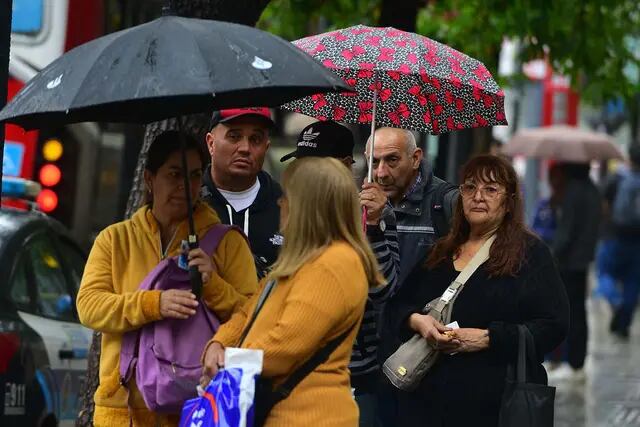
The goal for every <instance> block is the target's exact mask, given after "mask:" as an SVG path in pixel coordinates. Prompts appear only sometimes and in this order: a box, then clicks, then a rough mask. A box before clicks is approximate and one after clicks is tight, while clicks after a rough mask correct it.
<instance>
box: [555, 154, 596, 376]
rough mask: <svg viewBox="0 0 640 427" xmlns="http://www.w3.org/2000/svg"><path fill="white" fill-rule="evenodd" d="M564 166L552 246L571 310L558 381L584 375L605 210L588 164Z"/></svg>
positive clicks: (558, 371) (556, 372)
mask: <svg viewBox="0 0 640 427" xmlns="http://www.w3.org/2000/svg"><path fill="white" fill-rule="evenodd" d="M562 169H563V171H564V175H565V180H566V182H565V184H564V191H563V197H562V200H561V202H560V209H559V218H558V223H557V228H556V233H555V235H554V238H553V244H552V245H551V249H552V251H553V253H554V255H555V256H556V258H557V259H558V263H559V268H560V274H561V276H562V281H563V282H564V285H565V287H566V289H567V295H568V297H569V304H570V306H571V311H570V321H569V325H570V326H569V334H568V336H567V341H566V342H567V359H568V362H569V363H568V366H567V365H564V366H561V367H559V368H557V369H555V370H553V371H552V372H551V374H550V378H552V379H553V380H555V381H559V380H561V379H583V378H584V370H583V369H582V368H583V366H584V360H585V356H586V354H587V336H588V331H587V314H586V308H585V303H586V301H585V300H586V292H587V273H588V269H589V264H590V263H591V261H593V259H594V257H595V249H596V243H597V242H598V229H599V226H600V219H601V211H602V200H601V198H600V192H599V191H598V188H597V187H596V185H595V184H594V183H593V181H592V180H591V178H590V177H589V165H588V164H585V165H582V164H564V165H562Z"/></svg>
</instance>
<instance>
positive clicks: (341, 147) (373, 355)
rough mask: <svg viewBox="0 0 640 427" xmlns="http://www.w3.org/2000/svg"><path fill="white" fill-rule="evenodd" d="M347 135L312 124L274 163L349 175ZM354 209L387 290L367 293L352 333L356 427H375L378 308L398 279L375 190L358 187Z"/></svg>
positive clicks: (387, 219) (391, 231)
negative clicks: (326, 162)
mask: <svg viewBox="0 0 640 427" xmlns="http://www.w3.org/2000/svg"><path fill="white" fill-rule="evenodd" d="M353 148H354V142H353V134H352V133H351V131H350V130H349V129H347V128H346V127H344V126H342V125H339V124H338V123H336V122H332V121H323V122H315V123H312V124H310V125H309V126H307V127H306V128H304V129H303V130H302V132H301V133H300V135H299V136H298V142H297V148H296V150H295V151H294V152H292V153H289V154H287V155H286V156H284V157H282V158H281V159H280V161H281V162H284V161H286V160H288V159H291V158H293V157H295V158H301V157H311V156H314V157H333V158H335V159H338V160H340V161H341V162H342V163H344V164H345V166H346V167H348V168H349V169H351V167H352V165H353V163H354V161H353ZM360 204H361V206H362V207H365V208H366V209H367V232H366V234H367V238H368V240H369V244H370V245H371V249H373V252H374V254H375V255H376V258H377V260H378V264H379V265H380V271H381V273H382V274H383V275H384V277H385V278H386V279H387V286H385V287H383V288H381V289H380V288H376V289H372V290H370V291H369V298H368V300H367V305H366V307H365V315H364V319H363V321H362V326H361V327H360V330H358V335H357V337H356V342H355V345H354V347H353V353H352V356H351V363H350V364H349V369H350V370H351V386H352V387H353V388H354V390H355V391H354V395H355V398H356V402H357V403H358V407H359V408H360V426H363V427H365V426H366V427H369V426H374V425H377V422H376V419H377V418H378V410H379V409H378V407H379V403H378V387H379V382H380V379H381V376H382V374H381V370H380V365H379V363H378V357H377V356H378V355H377V347H378V336H377V333H376V331H377V325H376V324H377V319H378V313H379V310H380V308H381V306H382V305H383V304H384V303H385V301H386V300H387V298H388V297H389V296H390V295H391V294H392V293H393V291H394V289H395V287H396V284H397V278H398V276H399V268H400V267H399V266H400V254H399V246H398V235H397V231H396V226H395V217H394V215H393V209H392V207H391V205H390V204H389V203H388V199H387V195H386V194H385V192H384V191H383V190H382V188H381V187H380V185H379V184H376V183H364V184H363V185H362V191H361V192H360Z"/></svg>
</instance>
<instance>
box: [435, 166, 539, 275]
mask: <svg viewBox="0 0 640 427" xmlns="http://www.w3.org/2000/svg"><path fill="white" fill-rule="evenodd" d="M466 180H474V181H476V182H496V183H498V184H500V185H503V186H504V187H505V189H506V195H505V197H504V202H503V203H504V207H505V211H506V213H505V216H504V218H503V220H502V223H501V224H500V226H499V227H498V230H497V232H496V233H497V236H496V240H495V242H494V243H493V245H492V246H491V252H490V256H489V260H488V261H487V263H486V264H485V267H486V269H487V271H488V272H489V274H490V275H491V276H515V275H516V274H517V273H518V271H519V270H520V268H521V266H522V263H523V261H524V258H525V252H526V250H527V242H528V241H530V239H528V238H527V237H528V236H534V234H533V233H532V232H531V231H529V230H528V228H527V226H526V225H525V220H524V203H523V201H522V194H521V192H520V185H519V183H518V176H517V174H516V171H515V170H514V169H513V166H511V164H510V163H509V162H508V161H507V160H505V159H503V158H502V157H497V156H490V155H482V156H477V157H474V158H472V159H471V160H469V161H468V162H467V163H466V164H465V165H464V166H463V168H462V173H461V182H465V181H466ZM470 231H471V227H470V225H469V222H468V221H467V219H466V217H465V216H464V210H463V207H462V196H458V203H457V205H456V208H455V211H454V214H453V225H452V228H451V231H450V232H449V234H448V235H447V236H446V237H444V238H442V239H440V240H439V241H438V242H437V243H436V245H435V246H434V248H433V250H432V251H431V253H430V255H429V257H428V259H427V267H429V268H433V267H435V266H437V265H439V264H440V263H442V262H445V261H447V260H450V259H451V258H452V257H455V256H458V255H459V254H460V248H461V247H462V245H463V244H464V243H465V242H466V241H467V240H468V239H469V233H470Z"/></svg>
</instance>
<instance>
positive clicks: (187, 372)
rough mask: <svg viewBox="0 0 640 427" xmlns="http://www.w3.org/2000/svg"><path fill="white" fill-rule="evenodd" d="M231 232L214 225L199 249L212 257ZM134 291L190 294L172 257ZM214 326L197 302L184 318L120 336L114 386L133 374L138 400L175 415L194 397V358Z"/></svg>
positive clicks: (197, 367) (196, 367)
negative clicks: (184, 292)
mask: <svg viewBox="0 0 640 427" xmlns="http://www.w3.org/2000/svg"><path fill="white" fill-rule="evenodd" d="M232 229H235V227H231V226H226V225H220V224H218V225H215V226H214V227H213V228H212V229H211V230H209V232H207V234H205V236H204V237H203V238H202V240H201V241H200V248H202V250H203V251H204V252H205V253H206V254H208V255H212V254H213V253H214V252H215V250H216V248H217V247H218V244H219V243H220V241H221V240H222V238H223V237H224V236H225V234H226V233H227V232H228V231H230V230H232ZM139 289H146V290H150V289H155V290H167V289H184V290H190V289H191V284H190V283H189V272H188V271H187V270H183V269H181V268H180V267H179V266H178V259H177V257H172V258H167V259H165V260H163V261H162V262H160V263H159V264H158V265H157V266H156V267H155V268H154V269H153V270H152V271H151V272H150V273H149V274H148V275H147V277H145V279H144V280H143V281H142V283H141V284H140V286H139ZM219 326H220V322H219V321H218V319H217V318H216V316H215V315H214V313H213V312H212V311H211V310H209V308H208V307H207V306H206V304H204V303H203V302H200V304H199V305H198V307H197V308H196V314H195V315H193V316H191V317H190V318H189V319H186V320H181V319H163V320H159V321H157V322H153V323H149V324H148V325H145V326H143V327H142V328H140V329H137V330H135V331H130V332H127V333H125V334H124V335H123V337H122V347H121V350H120V383H121V384H122V385H123V386H125V387H126V385H127V384H128V382H129V381H130V380H131V378H132V377H133V375H135V378H136V385H137V386H138V389H139V390H140V393H141V394H142V397H143V399H144V401H145V403H146V405H147V408H149V409H150V410H151V411H153V412H159V413H167V414H179V413H180V410H181V408H182V405H183V403H184V402H185V401H186V400H188V399H192V398H194V397H197V392H196V386H197V385H198V383H199V380H200V377H201V375H202V365H201V364H200V356H201V355H202V351H203V350H204V347H205V345H206V343H207V342H208V341H209V340H210V339H211V337H213V335H214V334H215V332H216V331H217V330H218V327H219Z"/></svg>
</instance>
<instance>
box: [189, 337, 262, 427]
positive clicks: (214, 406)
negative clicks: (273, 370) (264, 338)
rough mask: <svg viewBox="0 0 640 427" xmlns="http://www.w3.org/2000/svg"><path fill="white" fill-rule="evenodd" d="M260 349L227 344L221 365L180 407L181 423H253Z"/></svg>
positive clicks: (234, 426)
mask: <svg viewBox="0 0 640 427" xmlns="http://www.w3.org/2000/svg"><path fill="white" fill-rule="evenodd" d="M262 357H263V352H262V350H247V349H242V348H227V349H225V352H224V364H225V367H224V369H221V370H220V371H218V374H217V375H216V376H215V378H213V379H212V380H211V382H210V383H209V385H208V386H207V388H206V389H205V390H204V391H202V390H199V392H198V394H199V395H200V397H198V398H196V399H191V400H187V401H186V402H185V403H184V406H183V407H182V415H181V417H180V427H253V410H254V396H255V389H256V379H257V378H258V376H259V375H260V373H261V372H262Z"/></svg>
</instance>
